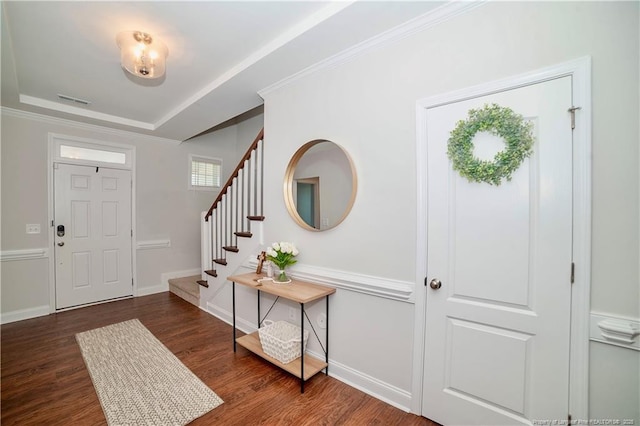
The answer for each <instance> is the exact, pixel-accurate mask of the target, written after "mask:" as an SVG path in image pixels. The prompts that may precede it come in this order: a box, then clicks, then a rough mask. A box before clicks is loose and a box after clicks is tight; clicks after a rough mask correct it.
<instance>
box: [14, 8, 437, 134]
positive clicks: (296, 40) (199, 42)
mask: <svg viewBox="0 0 640 426" xmlns="http://www.w3.org/2000/svg"><path fill="white" fill-rule="evenodd" d="M442 4H443V2H435V1H410V2H400V1H357V2H344V1H339V2H328V1H322V2H316V1H226V2H222V1H206V2H205V1H193V2H191V1H175V2H171V1H146V2H138V1H132V2H117V1H106V2H93V1H86V2H85V1H60V2H58V1H42V2H31V1H3V2H2V6H3V8H2V15H3V16H2V51H1V53H2V74H1V76H2V106H5V107H10V108H14V109H19V110H25V111H31V112H37V113H43V114H47V115H51V116H55V117H60V118H67V119H72V120H76V121H82V122H86V123H91V124H99V125H102V126H108V127H112V128H117V129H124V130H129V131H134V132H139V133H144V134H148V135H154V136H159V137H163V138H169V139H174V140H181V141H182V140H185V139H188V138H189V137H191V136H193V135H196V134H199V133H201V132H203V131H205V130H207V129H209V128H211V127H214V126H216V125H218V124H220V123H222V122H225V121H226V120H228V119H230V118H233V117H235V116H237V115H239V114H241V113H243V112H245V111H248V110H250V109H252V108H254V107H256V106H259V105H261V104H262V99H261V98H260V96H259V95H258V91H260V90H261V89H264V88H267V87H269V86H271V85H274V84H276V83H278V82H279V81H282V80H283V79H286V78H288V77H290V76H292V75H294V74H296V73H299V72H301V71H303V70H305V69H307V68H309V67H311V66H313V65H314V64H317V63H319V62H321V61H324V60H326V59H328V58H331V57H333V56H335V55H337V54H339V53H340V52H343V51H345V50H346V49H349V48H352V47H353V46H355V45H358V44H359V43H363V42H365V41H366V40H369V39H371V38H372V37H374V36H376V35H379V34H381V33H383V32H385V31H387V30H389V29H391V28H394V27H396V26H398V25H400V24H403V23H405V22H407V21H409V20H411V19H413V18H416V17H418V16H420V15H423V14H425V13H427V12H428V11H430V10H433V9H435V8H437V7H438V6H441V5H442ZM130 30H140V31H144V32H147V33H150V34H152V35H153V36H154V37H156V38H159V39H160V40H162V41H163V42H164V43H165V44H166V45H167V47H168V49H169V56H168V58H167V72H166V75H165V77H163V78H161V79H158V80H142V79H139V78H136V77H134V76H131V75H130V74H128V73H127V72H125V71H124V70H123V69H122V68H121V67H120V53H119V50H118V46H117V44H116V35H117V34H118V33H119V32H121V31H130ZM58 94H63V95H68V96H71V97H74V98H80V99H84V100H87V101H90V102H91V104H90V105H89V106H86V107H85V106H82V105H80V104H77V103H73V102H67V101H61V100H60V99H59V98H58Z"/></svg>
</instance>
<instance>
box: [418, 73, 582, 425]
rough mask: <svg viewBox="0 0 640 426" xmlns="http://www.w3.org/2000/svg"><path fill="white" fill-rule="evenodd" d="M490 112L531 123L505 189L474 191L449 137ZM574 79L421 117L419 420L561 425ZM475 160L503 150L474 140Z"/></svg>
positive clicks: (478, 186)
mask: <svg viewBox="0 0 640 426" xmlns="http://www.w3.org/2000/svg"><path fill="white" fill-rule="evenodd" d="M491 103H497V104H499V105H500V106H504V107H509V108H511V109H512V110H513V111H515V112H516V113H518V114H521V115H523V116H524V117H525V119H527V120H531V121H532V122H533V124H534V130H533V132H534V136H535V140H536V141H535V145H534V149H533V155H532V156H531V157H530V158H528V159H525V161H524V162H523V163H522V165H521V166H520V168H519V169H518V170H517V171H516V172H515V173H514V175H513V179H512V180H511V181H510V182H504V183H502V185H500V186H492V185H489V184H487V183H470V182H469V181H468V180H466V179H465V178H462V177H461V176H460V175H459V174H458V173H457V172H456V171H454V170H453V169H452V167H451V163H450V161H449V159H448V158H447V153H446V151H447V140H448V138H449V132H450V131H451V130H452V129H453V128H455V126H456V122H457V121H458V120H464V119H466V118H467V114H468V111H469V110H470V109H472V108H481V107H482V106H483V105H485V104H491ZM571 105H572V104H571V77H569V76H568V77H563V78H559V79H555V80H551V81H547V82H544V83H539V84H535V85H530V86H526V87H522V88H518V89H514V90H509V91H506V92H501V93H497V94H493V95H490V96H484V97H479V98H474V99H470V100H465V101H460V102H456V103H451V104H447V105H444V106H438V107H434V108H431V109H429V110H427V141H428V146H427V156H428V158H427V169H428V171H427V175H428V178H427V191H428V201H427V203H428V205H427V217H428V223H427V235H428V237H427V255H428V261H427V263H428V264H427V271H428V277H427V281H428V282H429V281H431V280H432V279H438V280H440V281H441V283H442V286H441V288H439V289H432V288H430V287H427V300H426V321H427V322H426V326H425V330H426V336H425V356H424V377H423V401H422V407H423V408H422V410H423V413H422V414H423V415H424V416H426V417H428V418H430V419H433V420H435V421H437V422H439V423H442V424H446V425H469V424H483V425H489V424H490V425H498V424H531V421H532V420H535V419H540V420H542V419H558V420H562V419H564V420H566V419H567V416H568V412H569V410H568V398H569V344H570V342H569V337H570V334H569V333H570V310H571V303H570V301H571V283H570V271H571V261H572V246H571V244H572V243H571V242H572V211H571V208H572V207H571V206H572V135H571V120H570V114H569V113H568V112H567V110H568V108H570V107H571ZM474 146H475V155H476V156H477V157H479V158H483V159H487V160H490V159H492V157H493V155H494V154H495V153H496V152H497V151H499V150H501V149H504V144H503V142H502V141H501V140H500V138H498V137H497V136H493V135H490V134H487V133H478V134H477V135H476V137H475V138H474Z"/></svg>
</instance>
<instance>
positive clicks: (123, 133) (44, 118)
mask: <svg viewBox="0 0 640 426" xmlns="http://www.w3.org/2000/svg"><path fill="white" fill-rule="evenodd" d="M1 111H2V114H3V115H7V116H10V117H16V118H23V119H28V120H34V121H39V122H41V123H47V124H53V125H61V126H68V127H73V128H75V129H79V130H86V131H90V132H96V133H102V134H107V135H113V136H118V137H122V138H127V139H134V140H136V141H147V142H155V143H170V144H173V145H179V144H181V143H182V141H179V140H176V139H167V138H161V137H158V136H151V135H146V134H144V133H136V132H130V131H127V130H120V129H112V128H110V127H104V126H99V125H97V124H88V123H82V122H79V121H74V120H69V119H67V118H58V117H53V116H50V115H45V114H39V113H36V112H30V111H22V110H19V109H14V108H8V107H4V106H3V107H2V109H1Z"/></svg>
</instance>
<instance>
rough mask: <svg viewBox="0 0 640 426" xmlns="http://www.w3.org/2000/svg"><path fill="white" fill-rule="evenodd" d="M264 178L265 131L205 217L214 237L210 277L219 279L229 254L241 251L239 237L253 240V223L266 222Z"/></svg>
mask: <svg viewBox="0 0 640 426" xmlns="http://www.w3.org/2000/svg"><path fill="white" fill-rule="evenodd" d="M263 176H264V129H262V130H261V131H260V132H259V133H258V135H257V136H256V139H255V140H254V141H253V143H252V144H251V146H250V147H249V149H248V150H247V152H246V153H245V154H244V156H243V157H242V158H241V160H240V162H239V163H238V165H237V167H236V168H235V170H234V171H233V173H232V174H231V176H230V177H229V179H228V180H227V182H226V183H225V185H224V186H223V187H222V189H221V190H220V193H219V194H218V196H217V197H216V199H215V201H214V202H213V203H212V204H211V207H210V208H209V211H208V212H207V214H206V215H205V220H206V221H209V220H211V226H210V227H209V229H210V231H211V235H210V236H207V238H210V241H211V246H210V253H209V254H210V256H209V257H210V258H211V260H212V263H211V268H212V269H207V268H208V267H209V265H203V270H204V271H205V273H207V274H208V275H211V276H217V272H216V265H226V264H227V252H234V253H235V252H237V251H238V237H244V238H248V237H251V236H252V233H251V222H252V221H253V220H263V219H264V216H263V211H264V184H263ZM245 197H246V198H245Z"/></svg>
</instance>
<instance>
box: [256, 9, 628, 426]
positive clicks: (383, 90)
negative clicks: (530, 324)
mask: <svg viewBox="0 0 640 426" xmlns="http://www.w3.org/2000/svg"><path fill="white" fill-rule="evenodd" d="M639 12H640V10H639V4H638V3H637V2H626V3H622V2H604V3H595V2H590V3H587V2H566V3H559V2H544V3H542V2H535V3H533V2H532V3H527V2H496V3H489V4H486V5H483V6H481V7H479V8H477V9H474V10H473V11H472V12H470V13H468V14H465V15H463V16H459V17H457V18H455V19H452V20H450V21H447V22H444V23H442V24H439V25H437V26H436V27H433V28H431V29H428V30H425V31H423V32H420V33H417V34H415V35H413V36H410V37H408V38H406V39H404V40H402V41H400V42H397V43H395V44H393V45H390V46H386V47H381V48H378V49H377V50H374V51H370V52H368V53H367V54H365V55H362V56H359V57H357V58H354V59H351V60H350V61H347V62H345V63H343V64H341V65H337V66H333V67H330V68H326V69H324V70H322V71H320V72H316V73H314V74H310V75H307V76H306V77H303V78H301V79H299V80H297V81H294V82H292V83H290V84H288V85H285V86H283V87H279V88H275V89H273V90H271V91H267V92H265V93H264V97H265V129H266V143H267V145H268V146H270V148H271V149H270V150H268V152H267V158H268V161H267V164H268V166H267V169H266V178H265V181H266V186H265V190H266V199H268V200H270V201H271V202H270V203H268V204H267V205H266V206H265V209H266V211H265V216H266V217H267V221H268V222H267V224H266V225H265V241H266V242H270V241H276V240H286V241H293V242H295V243H296V244H297V246H298V248H299V249H300V255H299V262H300V263H301V264H306V265H314V266H322V267H327V268H331V269H336V270H342V271H349V272H352V273H362V274H369V275H374V276H376V277H379V278H382V279H385V278H386V279H399V280H407V281H411V282H414V283H416V285H421V281H422V279H423V277H416V276H415V273H414V271H415V269H416V268H415V261H416V259H415V255H416V254H415V234H416V213H415V212H416V202H417V201H416V162H415V151H416V147H415V143H416V135H415V105H416V101H417V100H418V99H422V98H426V97H429V96H432V95H436V94H441V93H446V92H448V91H452V90H456V89H461V88H464V87H467V86H472V85H476V84H480V83H484V82H487V81H491V80H496V79H499V78H504V77H508V76H511V75H517V74H520V73H525V72H528V71H532V70H535V69H539V68H543V67H546V66H550V65H554V64H557V63H561V62H566V61H568V60H571V59H575V58H579V57H583V56H586V55H590V56H591V57H592V60H593V69H592V73H593V74H592V90H593V92H592V93H593V134H592V136H593V193H592V196H593V226H592V237H593V241H592V244H593V246H592V247H593V250H592V256H593V259H592V268H591V269H592V308H593V309H594V310H597V311H600V312H607V313H610V314H613V315H619V316H624V317H630V318H638V317H640V306H639V302H638V301H639V300H640V288H639V277H638V259H639V252H638V250H639V247H638V230H639V223H638V222H639V175H638V169H639V164H638V160H639V155H638V154H639V153H638V140H639V129H638V116H639V112H640V110H639V105H638V103H639V102H638V93H639V62H640V58H639V51H640V46H639V34H638V28H639V22H638V19H639ZM313 139H329V140H333V141H335V142H337V143H339V144H341V145H342V146H343V147H344V148H345V149H346V150H347V151H348V152H349V153H350V154H351V156H352V158H353V160H354V162H355V164H356V168H357V171H358V183H359V187H358V196H357V198H356V202H355V206H354V208H353V210H352V211H351V213H350V215H349V217H348V218H347V219H346V220H345V221H344V222H343V223H342V224H341V225H340V226H339V227H337V228H335V229H333V230H330V231H327V232H322V233H312V232H308V231H305V230H303V229H302V228H300V227H298V226H297V225H296V224H295V223H294V222H293V221H292V220H291V219H290V217H289V215H288V214H287V211H286V209H285V206H284V203H283V202H282V179H283V176H284V172H285V168H286V165H287V163H288V161H289V158H290V157H291V156H292V155H293V153H294V152H295V151H296V150H297V149H298V147H300V146H301V145H302V144H304V143H305V142H307V141H309V140H313ZM276 144H277V148H274V146H275V145H276ZM381 170H387V171H388V172H387V173H380V171H381ZM332 303H333V305H332V306H333V308H332V317H331V329H332V335H331V348H332V349H331V358H332V359H333V360H335V362H337V363H341V364H344V365H347V366H349V367H351V368H353V369H355V370H357V371H358V372H359V373H361V375H362V376H369V377H373V378H375V379H378V380H380V381H383V382H384V384H385V385H387V386H388V387H390V388H396V389H397V390H398V392H397V395H398V396H399V397H400V396H401V394H402V393H403V392H410V390H411V381H412V380H419V377H414V374H413V372H412V370H411V362H410V358H411V356H410V354H411V351H412V347H413V341H412V336H411V333H409V332H408V331H407V330H409V329H411V328H412V327H413V321H414V317H413V305H412V304H411V303H404V302H398V301H393V300H387V299H381V298H376V297H372V296H368V295H362V294H356V293H350V292H349V291H347V290H339V291H338V292H337V294H336V295H335V296H333V302H332ZM587 320H588V319H585V321H587ZM427 329H428V324H427ZM602 346H603V347H602V348H599V349H598V353H597V354H595V353H594V355H596V356H593V357H592V362H591V377H592V378H593V380H594V381H592V388H591V395H592V399H591V413H590V415H591V417H592V418H607V416H609V415H612V413H625V415H629V416H632V418H635V419H636V424H637V423H638V422H640V413H639V412H638V394H637V392H636V393H635V394H633V393H632V394H626V393H624V392H622V389H636V390H637V389H638V388H639V387H640V386H639V382H638V380H639V379H638V376H637V375H635V376H634V375H627V374H623V372H626V371H630V372H633V371H635V370H634V368H636V367H637V363H638V361H639V356H638V355H639V353H638V352H635V351H632V350H630V349H619V348H614V347H613V346H610V345H602ZM620 350H622V351H627V352H625V354H626V355H625V356H623V357H616V358H615V359H616V360H617V363H616V364H615V365H607V366H606V367H604V366H603V365H602V363H601V362H600V361H601V360H603V359H607V357H608V356H609V355H611V356H612V357H613V356H614V352H616V353H617V352H618V351H620ZM605 368H606V369H608V370H610V371H609V373H611V374H603V371H604V370H603V369H605ZM594 383H597V385H598V387H597V388H595V387H593V384H594ZM603 392H608V393H615V394H616V396H617V398H608V399H607V402H606V403H605V404H603V403H600V399H599V398H598V397H599V396H600V395H601V394H602V393H603ZM617 392H620V393H617ZM596 399H598V400H599V401H596ZM400 400H401V399H398V401H400Z"/></svg>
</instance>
